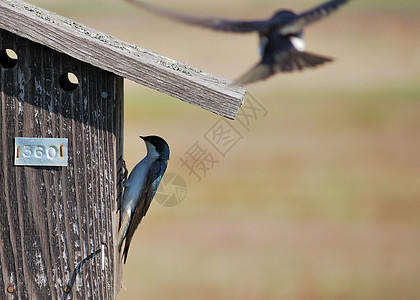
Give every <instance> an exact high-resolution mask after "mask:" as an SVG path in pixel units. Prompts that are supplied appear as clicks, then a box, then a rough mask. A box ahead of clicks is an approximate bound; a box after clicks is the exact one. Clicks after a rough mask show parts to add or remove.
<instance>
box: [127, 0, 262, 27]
mask: <svg viewBox="0 0 420 300" xmlns="http://www.w3.org/2000/svg"><path fill="white" fill-rule="evenodd" d="M125 1H127V2H129V3H132V4H134V5H136V6H138V7H141V8H143V9H146V10H148V11H151V12H153V13H156V14H159V15H162V16H165V17H168V18H170V19H173V20H176V21H179V22H183V23H186V24H190V25H196V26H201V27H205V28H209V29H213V30H217V31H230V32H237V33H247V32H252V31H255V30H258V31H260V30H264V29H265V28H267V22H265V21H233V20H225V19H220V18H214V17H207V16H197V15H189V14H184V13H181V12H177V11H172V10H169V9H166V8H162V7H157V6H154V5H151V4H147V3H144V2H141V1H135V0H125Z"/></svg>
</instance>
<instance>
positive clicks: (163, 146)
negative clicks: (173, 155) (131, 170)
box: [140, 135, 169, 160]
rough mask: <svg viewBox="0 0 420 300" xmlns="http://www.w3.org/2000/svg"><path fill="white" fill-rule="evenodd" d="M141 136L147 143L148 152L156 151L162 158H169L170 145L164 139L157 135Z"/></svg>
mask: <svg viewBox="0 0 420 300" xmlns="http://www.w3.org/2000/svg"><path fill="white" fill-rule="evenodd" d="M140 138H142V139H143V140H144V142H145V143H146V147H147V152H148V154H152V153H151V152H156V154H158V155H159V157H160V159H161V160H168V159H169V146H168V143H166V141H165V140H164V139H162V138H161V137H159V136H156V135H149V136H140ZM151 146H152V147H151Z"/></svg>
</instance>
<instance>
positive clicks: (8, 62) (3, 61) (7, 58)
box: [0, 49, 18, 69]
mask: <svg viewBox="0 0 420 300" xmlns="http://www.w3.org/2000/svg"><path fill="white" fill-rule="evenodd" d="M17 61H18V56H17V54H16V52H15V51H13V50H12V49H2V50H1V51H0V65H1V66H2V67H3V68H6V69H10V68H13V67H14V66H16V64H17Z"/></svg>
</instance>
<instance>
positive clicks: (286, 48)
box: [125, 0, 349, 85]
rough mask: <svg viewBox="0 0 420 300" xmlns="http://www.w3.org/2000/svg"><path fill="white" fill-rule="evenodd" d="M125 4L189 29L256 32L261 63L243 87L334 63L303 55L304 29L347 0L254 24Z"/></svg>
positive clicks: (279, 14) (283, 13)
mask: <svg viewBox="0 0 420 300" xmlns="http://www.w3.org/2000/svg"><path fill="white" fill-rule="evenodd" d="M125 1H127V2H130V3H132V4H134V5H136V6H139V7H141V8H143V9H146V10H148V11H151V12H154V13H157V14H159V15H163V16H166V17H169V18H171V19H173V20H176V21H180V22H183V23H187V24H190V25H196V26H201V27H205V28H209V29H212V30H217V31H226V32H234V33H249V32H254V31H256V32H257V33H258V35H259V38H260V44H259V47H260V57H261V60H260V61H259V62H258V63H257V64H256V65H255V66H254V67H253V68H251V69H250V70H249V71H248V72H246V73H245V74H244V75H243V76H241V77H240V78H238V79H237V80H236V82H237V83H238V84H242V85H245V84H248V83H252V82H255V81H259V80H263V79H267V78H268V77H270V76H272V75H274V74H276V73H278V72H292V71H296V70H303V69H305V68H312V67H316V66H318V65H322V64H324V63H326V62H331V61H332V60H333V59H332V58H330V57H326V56H321V55H317V54H314V53H310V52H307V51H304V50H305V41H304V39H303V28H304V27H306V26H308V25H310V24H312V23H314V22H316V21H318V20H320V19H322V18H324V17H326V16H328V15H329V14H331V13H332V12H334V11H335V10H337V9H338V8H339V7H340V6H341V5H343V4H345V3H346V2H348V1H349V0H331V1H328V2H325V3H323V4H321V5H319V6H317V7H315V8H312V9H310V10H308V11H305V12H303V13H300V14H296V13H294V12H293V11H291V10H278V11H277V12H276V13H275V14H274V15H273V16H272V17H271V18H270V19H268V20H256V21H241V20H226V19H221V18H215V17H206V16H196V15H189V14H184V13H181V12H176V11H172V10H169V9H166V8H162V7H157V6H154V5H150V4H147V3H144V2H141V1H136V0H125Z"/></svg>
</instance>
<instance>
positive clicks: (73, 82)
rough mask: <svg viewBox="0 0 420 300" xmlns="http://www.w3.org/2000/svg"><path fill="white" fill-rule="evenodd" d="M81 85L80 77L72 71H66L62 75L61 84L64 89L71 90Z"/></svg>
mask: <svg viewBox="0 0 420 300" xmlns="http://www.w3.org/2000/svg"><path fill="white" fill-rule="evenodd" d="M78 85H79V79H78V78H77V76H76V75H74V74H73V73H71V72H67V73H64V74H62V75H61V76H60V86H61V88H62V89H63V90H65V91H68V92H71V91H74V90H75V89H76V88H77V86H78Z"/></svg>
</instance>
